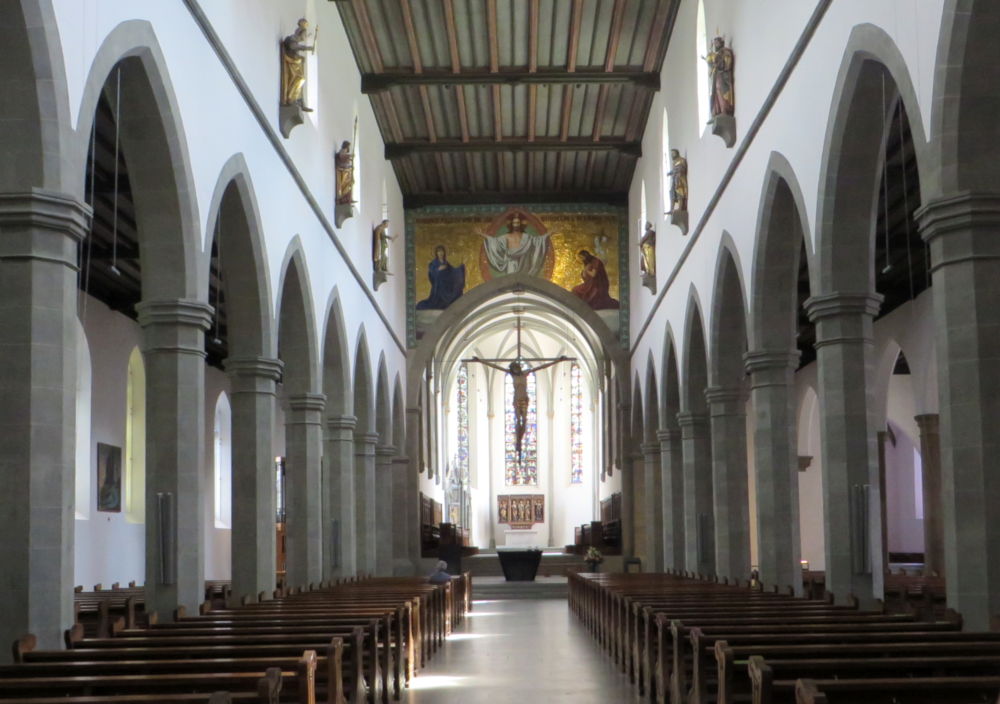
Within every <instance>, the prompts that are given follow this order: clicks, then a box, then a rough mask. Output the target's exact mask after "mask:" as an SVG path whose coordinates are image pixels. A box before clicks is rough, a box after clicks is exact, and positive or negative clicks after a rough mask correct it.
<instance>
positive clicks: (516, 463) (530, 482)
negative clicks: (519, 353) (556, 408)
mask: <svg viewBox="0 0 1000 704" xmlns="http://www.w3.org/2000/svg"><path fill="white" fill-rule="evenodd" d="M503 398H504V409H505V410H504V466H505V467H506V477H507V486H538V404H537V402H536V398H535V375H534V374H528V420H527V423H526V424H525V430H524V438H523V439H522V440H521V456H520V458H519V457H518V456H517V449H516V448H515V445H514V441H515V437H516V435H515V431H514V427H515V425H514V382H513V381H512V380H511V378H510V374H505V375H504V382H503Z"/></svg>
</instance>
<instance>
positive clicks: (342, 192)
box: [334, 139, 354, 205]
mask: <svg viewBox="0 0 1000 704" xmlns="http://www.w3.org/2000/svg"><path fill="white" fill-rule="evenodd" d="M334 167H335V168H336V170H337V205H350V204H351V203H353V202H354V152H352V151H351V143H350V142H349V141H347V140H346V139H345V140H344V142H343V144H341V145H340V149H338V150H337V154H336V155H335V156H334Z"/></svg>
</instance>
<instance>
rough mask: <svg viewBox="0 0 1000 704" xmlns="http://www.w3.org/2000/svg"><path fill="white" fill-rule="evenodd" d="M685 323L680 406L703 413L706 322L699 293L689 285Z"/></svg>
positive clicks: (706, 382) (705, 374)
mask: <svg viewBox="0 0 1000 704" xmlns="http://www.w3.org/2000/svg"><path fill="white" fill-rule="evenodd" d="M685 320H686V322H685V324H684V335H685V340H684V357H683V372H682V374H681V407H682V408H683V410H685V411H688V412H691V413H699V414H705V413H707V412H708V403H707V401H706V400H705V389H707V388H708V354H707V348H706V345H705V325H704V323H703V320H704V317H703V316H702V312H701V302H700V301H699V300H698V292H697V291H696V290H695V288H694V287H693V286H692V287H691V293H690V295H689V297H688V308H687V314H686V315H685Z"/></svg>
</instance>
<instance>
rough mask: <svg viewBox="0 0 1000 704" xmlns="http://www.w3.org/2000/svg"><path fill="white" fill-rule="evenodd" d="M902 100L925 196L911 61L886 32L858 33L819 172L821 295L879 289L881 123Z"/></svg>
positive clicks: (859, 29)
mask: <svg viewBox="0 0 1000 704" xmlns="http://www.w3.org/2000/svg"><path fill="white" fill-rule="evenodd" d="M883 79H884V84H883ZM883 85H884V90H885V95H884V102H885V110H883V109H882V107H883V92H882V91H883ZM897 95H898V96H899V98H900V99H901V100H902V102H903V106H904V108H905V110H906V114H907V115H908V116H909V123H910V129H911V132H912V135H913V146H914V149H915V151H916V157H917V168H918V172H919V174H920V183H921V189H922V190H924V189H926V180H925V179H926V178H927V177H928V176H929V174H928V173H927V171H928V166H927V164H928V161H929V160H928V159H927V158H926V156H927V151H928V145H927V140H926V137H925V135H924V129H923V121H922V119H921V110H920V104H919V103H918V101H917V97H916V93H915V91H914V89H913V84H912V82H911V81H910V76H909V72H908V69H907V66H906V62H905V61H904V59H903V57H902V55H901V53H900V52H899V49H898V47H897V46H896V45H895V43H894V42H893V41H892V39H891V38H890V37H889V35H887V34H886V33H885V32H884V31H883V30H881V29H879V28H878V27H875V26H874V25H870V24H862V25H858V26H856V27H855V28H854V30H853V31H852V32H851V36H850V38H849V40H848V42H847V48H846V50H845V52H844V59H843V62H842V64H841V67H840V71H839V74H838V76H837V83H836V88H835V90H834V96H833V103H832V107H831V116H830V122H829V124H828V126H827V132H826V140H825V144H824V148H823V162H822V165H821V167H820V179H819V203H818V208H817V220H816V222H817V224H816V230H817V232H816V238H817V245H816V251H817V252H818V257H819V261H818V264H819V266H818V274H819V277H818V282H819V287H818V288H819V292H820V293H831V292H844V293H868V292H871V291H874V290H875V285H874V265H873V261H872V258H873V252H874V237H873V233H874V231H875V230H874V228H875V210H876V207H877V205H878V197H877V194H878V186H879V176H880V174H881V168H882V158H883V154H884V146H883V144H884V139H885V130H884V129H883V124H884V122H885V121H886V120H888V119H889V117H890V116H891V112H890V110H891V106H892V103H893V100H894V99H895V97H896V96H897ZM922 196H923V194H922ZM922 199H923V200H926V198H925V197H922ZM859 257H861V258H862V259H863V261H861V262H859Z"/></svg>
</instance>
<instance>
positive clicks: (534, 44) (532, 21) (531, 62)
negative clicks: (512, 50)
mask: <svg viewBox="0 0 1000 704" xmlns="http://www.w3.org/2000/svg"><path fill="white" fill-rule="evenodd" d="M537 70H538V0H529V5H528V72H529V73H534V72H535V71H537Z"/></svg>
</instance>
